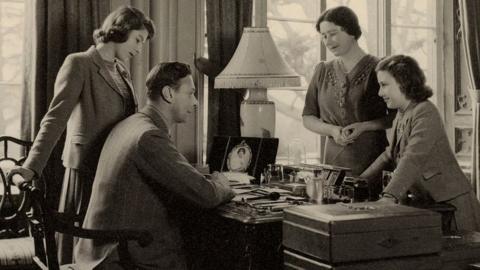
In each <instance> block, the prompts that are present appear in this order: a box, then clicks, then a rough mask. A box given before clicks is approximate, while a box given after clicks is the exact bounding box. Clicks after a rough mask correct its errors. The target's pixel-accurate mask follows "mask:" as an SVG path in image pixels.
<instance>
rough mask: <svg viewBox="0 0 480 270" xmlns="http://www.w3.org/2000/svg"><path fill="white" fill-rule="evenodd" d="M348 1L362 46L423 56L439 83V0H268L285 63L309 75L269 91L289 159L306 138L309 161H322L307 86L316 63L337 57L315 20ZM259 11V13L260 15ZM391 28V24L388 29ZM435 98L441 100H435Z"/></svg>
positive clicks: (431, 80) (432, 81) (432, 80)
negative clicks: (310, 122) (306, 112)
mask: <svg viewBox="0 0 480 270" xmlns="http://www.w3.org/2000/svg"><path fill="white" fill-rule="evenodd" d="M339 5H346V6H349V7H350V8H352V9H353V10H354V11H355V13H356V14H357V16H358V19H359V22H360V26H361V28H362V36H361V38H360V39H359V45H360V46H361V47H362V48H363V49H364V50H365V51H366V52H368V53H370V54H373V55H377V56H383V55H390V54H399V53H402V54H408V55H411V56H413V57H415V58H416V59H417V61H418V62H419V64H420V66H421V67H422V68H423V69H424V71H425V73H426V75H427V81H428V84H429V85H430V86H431V87H432V88H433V89H434V90H435V89H436V88H437V87H436V86H437V85H436V81H437V75H436V73H437V62H436V58H437V54H436V47H437V43H436V39H437V37H436V33H437V29H436V21H437V17H436V12H432V11H435V10H436V5H439V3H438V2H436V1H434V0H426V1H414V0H396V1H388V0H356V1H348V0H268V2H267V14H266V16H267V24H268V27H269V28H270V32H271V34H272V36H273V39H274V41H275V43H276V45H277V48H278V50H279V51H280V53H281V54H282V56H283V58H284V59H285V61H286V62H287V63H288V64H289V65H290V67H292V68H293V69H294V70H295V71H296V72H297V73H298V74H300V75H301V76H302V77H303V80H302V87H300V89H296V90H303V91H285V90H282V91H280V90H278V91H275V90H273V91H268V96H269V99H270V100H272V101H274V102H275V105H276V110H277V120H276V131H275V136H276V137H278V138H280V146H279V149H278V154H277V160H279V162H286V160H287V158H288V142H292V141H297V140H296V139H300V140H301V141H303V143H304V145H305V149H306V154H307V160H308V161H309V162H321V159H320V153H321V151H322V149H321V146H322V143H321V141H322V140H320V136H319V135H317V134H314V133H312V132H310V131H308V130H307V129H305V128H304V127H303V124H302V118H301V114H302V110H303V105H304V101H305V95H306V88H307V86H308V82H309V81H310V79H311V77H312V75H313V71H314V67H315V65H316V64H317V63H318V62H319V61H320V60H330V59H332V58H333V56H332V55H331V54H330V53H329V52H328V51H327V50H326V49H325V47H324V46H323V45H322V44H321V41H320V35H319V34H318V33H317V32H316V30H315V23H316V20H317V18H318V17H319V16H320V14H321V13H322V11H324V10H325V9H328V8H331V7H335V6H339ZM257 15H258V14H257ZM385 26H387V27H385ZM432 100H433V101H435V98H433V99H432Z"/></svg>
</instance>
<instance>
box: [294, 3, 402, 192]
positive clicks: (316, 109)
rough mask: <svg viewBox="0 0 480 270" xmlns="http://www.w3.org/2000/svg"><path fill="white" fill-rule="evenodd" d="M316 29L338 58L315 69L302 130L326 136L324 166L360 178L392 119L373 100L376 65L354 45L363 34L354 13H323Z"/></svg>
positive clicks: (384, 143) (346, 10) (383, 144)
mask: <svg viewBox="0 0 480 270" xmlns="http://www.w3.org/2000/svg"><path fill="white" fill-rule="evenodd" d="M316 29H317V31H318V32H319V33H320V35H321V36H322V42H323V43H324V45H325V46H326V47H327V49H328V50H329V51H330V52H332V53H333V54H334V55H335V56H336V57H337V58H336V59H334V60H331V61H327V62H320V63H319V64H318V65H317V67H316V69H315V74H314V75H313V77H312V80H311V82H310V85H309V87H308V92H307V96H306V99H305V107H304V109H303V114H302V115H303V124H304V126H305V127H306V128H307V129H309V130H311V131H313V132H315V133H318V134H321V135H325V136H328V138H327V144H326V145H327V146H326V150H325V161H324V162H325V163H326V164H331V165H336V166H342V167H348V168H350V169H352V171H351V172H350V174H352V175H359V174H360V173H362V172H363V171H364V170H365V168H367V167H368V165H369V164H371V163H372V162H373V161H374V160H375V158H376V157H377V156H378V155H379V154H380V153H382V152H383V150H384V149H385V147H386V146H387V145H388V142H387V139H386V133H385V129H387V128H389V127H391V123H392V120H393V118H394V113H393V112H392V111H389V110H388V109H387V106H386V104H385V102H384V101H383V100H382V99H381V98H380V97H379V96H378V89H379V86H378V82H377V77H376V74H375V66H376V64H377V62H378V59H377V58H376V57H374V56H372V55H369V54H367V53H365V52H364V51H363V50H362V49H361V48H360V47H359V45H358V42H357V40H358V38H359V37H360V35H361V33H362V32H361V30H360V25H359V24H358V19H357V16H356V15H355V13H354V12H353V11H352V10H351V9H349V8H347V7H344V6H340V7H336V8H332V9H328V10H326V11H325V12H324V13H323V14H322V15H321V16H320V18H319V19H318V21H317V24H316ZM377 190H378V189H377Z"/></svg>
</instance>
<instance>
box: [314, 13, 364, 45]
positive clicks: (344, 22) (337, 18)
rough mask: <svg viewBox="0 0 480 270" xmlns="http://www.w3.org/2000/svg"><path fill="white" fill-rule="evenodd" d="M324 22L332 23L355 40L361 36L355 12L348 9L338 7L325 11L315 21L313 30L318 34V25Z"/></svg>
mask: <svg viewBox="0 0 480 270" xmlns="http://www.w3.org/2000/svg"><path fill="white" fill-rule="evenodd" d="M324 21H327V22H331V23H334V24H336V25H338V26H340V27H342V29H343V31H345V32H347V34H349V35H351V36H354V37H355V39H356V40H358V39H359V38H360V36H361V35H362V30H361V29H360V24H359V23H358V18H357V15H356V14H355V12H353V10H351V9H350V8H348V7H345V6H339V7H334V8H330V9H327V10H325V11H324V12H323V13H322V15H320V17H319V18H318V20H317V24H316V25H315V28H316V29H317V32H319V33H320V24H321V23H322V22H324Z"/></svg>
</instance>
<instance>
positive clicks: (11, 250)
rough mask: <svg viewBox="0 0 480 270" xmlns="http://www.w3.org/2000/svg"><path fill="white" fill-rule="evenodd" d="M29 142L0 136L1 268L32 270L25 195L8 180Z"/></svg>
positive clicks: (26, 153)
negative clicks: (9, 173) (8, 175)
mask: <svg viewBox="0 0 480 270" xmlns="http://www.w3.org/2000/svg"><path fill="white" fill-rule="evenodd" d="M31 146H32V142H30V141H25V140H20V139H17V138H13V137H9V136H0V269H34V268H35V264H34V262H33V259H32V258H33V255H34V245H33V238H32V237H31V236H30V235H29V232H28V229H27V228H28V221H27V216H26V213H27V212H28V211H29V209H28V203H27V198H26V196H25V193H24V192H21V191H20V190H19V189H18V188H17V187H15V186H14V185H12V184H11V183H10V182H9V181H8V180H7V174H8V172H9V170H10V169H11V168H12V167H14V166H16V165H21V164H23V162H24V161H25V159H26V157H27V155H28V152H29V151H30V147H31Z"/></svg>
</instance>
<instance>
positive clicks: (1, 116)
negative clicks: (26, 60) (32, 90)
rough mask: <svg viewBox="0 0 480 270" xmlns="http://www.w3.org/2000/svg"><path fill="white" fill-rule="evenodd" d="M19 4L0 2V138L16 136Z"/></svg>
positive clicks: (19, 75)
mask: <svg viewBox="0 0 480 270" xmlns="http://www.w3.org/2000/svg"><path fill="white" fill-rule="evenodd" d="M23 14H25V4H24V1H23V0H0V97H2V98H1V99H0V135H9V136H14V137H19V136H20V115H21V111H20V108H21V104H20V103H21V96H22V81H23V51H24V50H23V33H24V17H23Z"/></svg>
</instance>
